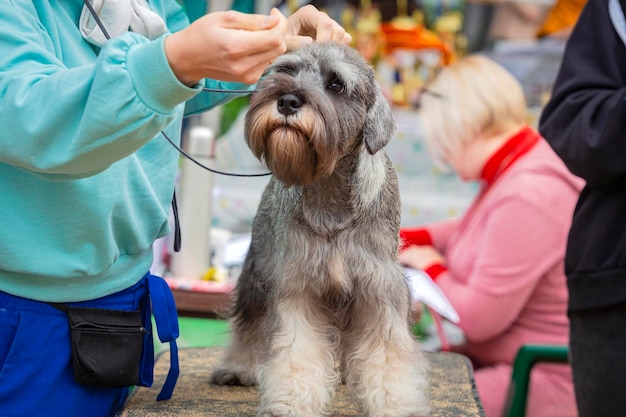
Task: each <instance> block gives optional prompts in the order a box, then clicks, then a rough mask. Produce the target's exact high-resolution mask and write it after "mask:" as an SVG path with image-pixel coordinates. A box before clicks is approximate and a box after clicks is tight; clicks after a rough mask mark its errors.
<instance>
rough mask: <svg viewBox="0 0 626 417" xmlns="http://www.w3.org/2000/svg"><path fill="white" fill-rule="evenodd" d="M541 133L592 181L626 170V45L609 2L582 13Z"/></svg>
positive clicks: (599, 1) (598, 0)
mask: <svg viewBox="0 0 626 417" xmlns="http://www.w3.org/2000/svg"><path fill="white" fill-rule="evenodd" d="M617 4H618V3H617ZM622 7H623V5H622ZM619 12H620V13H622V15H623V11H621V10H620V11H619ZM540 131H541V133H542V135H543V136H544V137H545V138H546V139H547V140H548V142H549V143H550V145H551V146H552V147H553V149H554V150H555V151H556V153H557V154H558V155H559V156H560V157H561V159H562V160H563V161H564V162H565V164H566V165H567V167H568V168H569V170H570V171H571V172H573V173H574V174H576V175H577V176H579V177H582V178H583V179H585V180H586V181H587V182H588V183H589V184H590V185H593V184H602V183H606V182H610V181H612V180H614V179H615V178H617V177H619V176H622V175H624V174H626V158H624V157H623V156H624V155H626V140H624V132H626V47H625V45H624V43H623V42H622V40H621V39H620V37H619V36H618V33H617V32H616V30H615V29H614V27H613V25H612V22H611V18H610V16H609V6H608V0H589V2H588V3H587V5H586V7H585V9H584V10H583V12H582V14H581V15H580V18H579V20H578V23H577V25H576V27H575V29H574V31H573V33H572V35H571V37H570V39H569V41H568V44H567V47H566V49H565V54H564V57H563V61H562V64H561V68H560V70H559V74H558V76H557V79H556V82H555V86H554V90H553V93H552V98H551V100H550V102H549V103H548V104H547V106H546V108H545V109H544V111H543V113H542V116H541V120H540Z"/></svg>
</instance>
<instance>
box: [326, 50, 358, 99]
mask: <svg viewBox="0 0 626 417" xmlns="http://www.w3.org/2000/svg"><path fill="white" fill-rule="evenodd" d="M334 58H335V59H334V60H333V59H327V60H324V61H322V62H320V69H321V70H322V73H324V74H328V73H335V74H337V75H338V76H339V77H341V80H342V81H343V83H344V84H345V86H346V89H347V90H348V91H354V89H355V88H356V87H357V86H358V84H359V73H360V71H359V70H358V68H355V66H354V65H352V64H350V63H348V62H346V61H345V60H344V58H343V57H340V56H337V57H334Z"/></svg>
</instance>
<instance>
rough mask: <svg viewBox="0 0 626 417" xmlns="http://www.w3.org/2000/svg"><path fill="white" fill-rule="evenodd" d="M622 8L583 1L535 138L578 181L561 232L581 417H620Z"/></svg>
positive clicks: (625, 314) (624, 268)
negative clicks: (565, 234)
mask: <svg viewBox="0 0 626 417" xmlns="http://www.w3.org/2000/svg"><path fill="white" fill-rule="evenodd" d="M624 10H626V0H590V1H589V2H588V3H587V5H586V6H585V8H584V10H583V12H582V14H581V15H580V18H579V20H578V23H577V24H576V27H575V28H574V30H573V32H572V35H571V37H570V39H569V41H568V43H567V47H566V49H565V53H564V56H563V62H562V64H561V68H560V70H559V74H558V76H557V79H556V82H555V86H554V90H553V93H552V98H551V100H550V102H549V103H548V104H547V106H546V108H545V109H544V111H543V114H542V116H541V120H540V131H541V133H542V134H543V136H544V137H545V138H546V139H547V140H548V142H549V143H550V144H551V146H552V147H553V148H554V150H555V151H556V152H557V154H558V155H559V156H560V157H561V158H562V159H563V161H564V162H565V164H566V165H567V167H568V168H569V169H570V170H571V171H572V172H573V173H574V174H576V175H578V176H580V177H581V178H583V179H584V180H585V181H586V187H585V188H584V189H583V191H582V192H581V195H580V197H579V200H578V203H577V206H576V210H575V212H574V218H573V222H572V226H571V229H570V233H569V241H568V247H567V254H566V259H565V269H566V274H567V278H568V288H569V316H570V359H571V364H572V370H573V376H574V386H575V392H576V401H577V405H578V409H579V414H580V416H581V417H600V416H601V417H612V416H615V417H623V416H624V415H626V392H625V391H624V385H623V383H624V381H625V380H626V44H625V41H626V19H625V17H624Z"/></svg>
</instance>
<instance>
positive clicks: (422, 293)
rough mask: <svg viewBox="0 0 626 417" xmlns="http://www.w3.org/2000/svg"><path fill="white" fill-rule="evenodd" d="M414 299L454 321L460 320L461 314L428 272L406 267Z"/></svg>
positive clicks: (405, 272)
mask: <svg viewBox="0 0 626 417" xmlns="http://www.w3.org/2000/svg"><path fill="white" fill-rule="evenodd" d="M404 276H405V277H406V278H407V281H408V283H409V288H410V289H411V295H412V296H413V300H415V301H420V302H422V303H424V304H426V305H427V306H429V307H430V308H432V309H433V310H435V311H436V312H437V313H439V314H441V315H442V316H443V317H445V318H446V319H448V320H450V321H451V322H453V323H458V322H459V315H458V313H457V312H456V310H455V309H454V307H453V306H452V304H450V300H448V298H447V297H446V296H445V294H444V293H443V291H441V288H439V287H438V286H437V284H435V283H434V282H433V280H432V279H431V278H430V276H428V274H427V273H426V272H424V271H421V270H419V269H413V268H404Z"/></svg>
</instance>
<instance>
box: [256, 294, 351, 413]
mask: <svg viewBox="0 0 626 417" xmlns="http://www.w3.org/2000/svg"><path fill="white" fill-rule="evenodd" d="M311 303H314V301H313V300H311V299H310V298H308V297H291V298H282V299H280V300H279V301H278V305H277V306H276V307H277V308H276V313H277V322H276V330H275V332H274V333H273V339H272V345H271V348H270V350H271V353H270V358H271V359H270V360H269V361H268V363H267V364H266V367H263V368H262V370H261V373H260V388H261V391H262V396H261V406H260V410H259V413H258V415H257V417H318V416H321V415H323V414H325V413H326V412H327V407H328V406H329V404H330V403H331V401H332V399H333V397H334V392H335V386H336V384H337V383H338V382H339V375H338V373H337V371H336V370H335V368H334V363H335V357H334V351H335V350H336V346H335V345H336V342H334V343H333V342H332V340H336V337H334V338H333V337H332V333H331V332H332V330H331V327H330V326H329V325H328V323H327V319H326V317H325V316H323V315H322V314H320V310H319V308H318V307H313V306H312V305H311Z"/></svg>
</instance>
